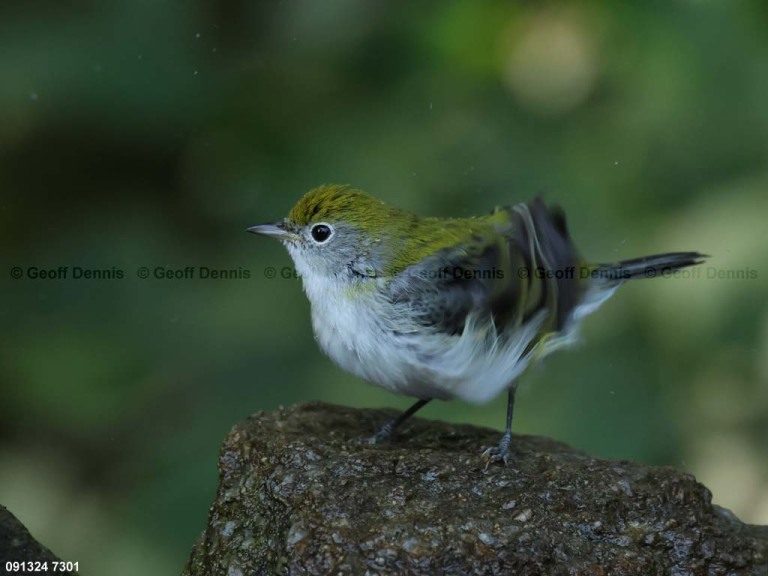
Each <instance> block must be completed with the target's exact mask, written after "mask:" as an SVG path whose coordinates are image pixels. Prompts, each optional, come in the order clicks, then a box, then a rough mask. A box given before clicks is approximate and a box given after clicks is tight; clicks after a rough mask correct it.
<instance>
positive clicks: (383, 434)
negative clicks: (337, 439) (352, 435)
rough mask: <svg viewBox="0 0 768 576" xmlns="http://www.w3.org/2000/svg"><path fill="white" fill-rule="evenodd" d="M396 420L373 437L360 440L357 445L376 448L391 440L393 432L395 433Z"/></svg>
mask: <svg viewBox="0 0 768 576" xmlns="http://www.w3.org/2000/svg"><path fill="white" fill-rule="evenodd" d="M394 429H395V426H394V420H390V421H389V422H387V423H386V424H384V426H382V427H381V428H380V429H379V431H378V432H376V434H374V435H373V436H370V437H368V438H358V439H357V441H356V443H357V444H367V445H369V446H374V445H375V444H381V443H382V442H384V441H386V440H389V439H390V437H391V436H392V432H393V431H394Z"/></svg>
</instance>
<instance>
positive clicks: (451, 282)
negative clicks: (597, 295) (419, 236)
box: [387, 198, 582, 334]
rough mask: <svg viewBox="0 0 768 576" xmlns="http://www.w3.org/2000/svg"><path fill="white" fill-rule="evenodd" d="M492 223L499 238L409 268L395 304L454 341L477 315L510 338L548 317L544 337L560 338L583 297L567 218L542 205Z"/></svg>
mask: <svg viewBox="0 0 768 576" xmlns="http://www.w3.org/2000/svg"><path fill="white" fill-rule="evenodd" d="M488 218H489V221H491V222H493V224H494V229H495V232H496V234H490V235H489V236H491V237H490V238H483V237H479V236H476V237H473V238H472V241H471V242H470V243H469V245H467V246H463V247H462V248H448V249H445V250H441V251H439V252H438V253H436V254H434V255H432V256H430V257H428V258H425V259H424V260H422V261H421V262H418V263H416V264H414V265H412V266H410V267H408V268H406V269H405V270H403V271H402V272H400V273H399V274H397V275H396V276H395V277H394V278H393V279H392V280H391V281H390V282H389V284H388V288H387V291H388V297H389V298H390V300H391V301H392V302H393V303H394V304H396V305H401V306H404V307H406V308H407V311H408V314H409V316H411V317H412V318H413V319H414V321H415V323H416V325H417V326H418V327H424V328H429V329H433V330H439V331H442V332H446V333H448V334H460V333H461V332H462V331H463V329H464V326H465V324H466V320H467V315H468V314H469V313H470V312H474V313H475V314H479V315H480V317H482V316H483V315H487V316H488V320H489V321H490V320H492V321H493V323H494V325H495V326H496V328H497V329H498V330H499V331H500V332H503V331H505V330H513V329H515V327H517V326H519V325H520V324H521V323H523V322H525V321H527V320H529V319H530V318H531V317H533V316H534V315H535V314H537V313H539V312H540V311H541V310H545V309H546V310H547V311H548V315H547V322H546V329H545V331H553V330H554V331H557V330H561V329H562V328H563V326H564V325H565V323H566V322H567V320H568V319H569V318H570V316H571V313H572V312H573V309H574V308H575V306H576V305H577V304H578V302H579V299H580V297H581V294H582V286H581V284H580V281H579V273H578V269H577V267H578V262H579V259H578V256H577V254H576V251H575V248H574V247H573V244H572V242H571V240H570V238H569V236H568V232H567V227H566V224H565V217H564V215H563V214H562V212H561V211H560V210H558V209H554V210H548V209H547V207H546V206H545V204H544V202H543V201H542V200H541V199H539V198H537V199H535V200H534V201H532V202H530V203H528V204H519V205H517V206H515V207H512V208H502V209H499V210H497V211H496V212H495V213H494V214H492V215H491V216H489V217H488ZM569 268H570V269H571V270H572V272H571V273H566V272H562V271H565V270H568V269H569Z"/></svg>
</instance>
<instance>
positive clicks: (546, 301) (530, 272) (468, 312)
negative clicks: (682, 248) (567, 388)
mask: <svg viewBox="0 0 768 576" xmlns="http://www.w3.org/2000/svg"><path fill="white" fill-rule="evenodd" d="M247 230H248V231H249V232H253V233H256V234H262V235H265V236H271V237H273V238H277V239H278V240H280V242H282V244H283V245H284V246H285V247H286V248H287V249H288V252H289V254H290V255H291V258H292V259H293V262H294V265H295V267H296V271H297V272H298V274H299V275H300V277H301V280H302V283H303V286H304V291H305V292H306V294H307V297H308V298H309V301H310V304H311V309H312V327H313V329H314V333H315V339H316V340H317V342H318V343H319V345H320V347H321V348H322V349H323V351H324V352H325V353H326V354H327V355H328V356H330V358H331V359H332V360H333V361H334V362H335V363H336V364H338V365H339V366H340V367H341V368H343V369H344V370H347V371H348V372H351V373H352V374H354V375H355V376H357V377H359V378H361V379H363V380H365V381H367V382H370V383H371V384H375V385H377V386H381V387H383V388H385V389H387V390H389V391H391V392H394V393H397V394H404V395H406V396H411V397H414V398H417V399H418V401H417V402H416V403H415V404H413V405H412V406H411V407H410V408H409V409H408V410H406V411H405V412H404V413H403V414H401V415H400V416H399V417H398V418H396V419H395V420H392V421H390V422H387V423H386V424H385V425H384V426H383V427H382V428H381V429H380V430H379V431H378V432H377V433H376V434H375V435H374V436H373V437H372V438H370V439H369V440H368V442H370V443H378V442H380V441H382V440H385V439H387V438H389V437H390V436H391V435H392V433H393V431H394V430H395V429H396V428H397V427H398V426H399V425H401V424H402V423H403V422H404V421H405V420H406V419H408V418H409V417H410V416H412V415H413V414H414V413H416V411H418V410H419V409H420V408H422V407H423V406H424V405H425V404H427V403H428V402H429V401H430V400H433V399H441V400H447V399H452V398H458V399H461V400H464V401H467V402H472V403H478V404H479V403H484V402H488V401H490V400H491V399H493V398H494V397H496V396H497V395H498V394H500V393H502V392H504V391H506V392H507V393H508V400H507V420H506V431H505V432H504V435H503V436H502V438H501V441H500V442H499V444H498V446H495V447H492V448H489V449H487V450H486V451H485V452H483V457H484V458H485V459H486V460H487V463H488V464H490V463H491V462H498V461H503V462H504V463H505V464H506V463H507V461H508V459H509V454H510V444H511V427H512V414H513V410H514V404H515V389H516V384H517V382H518V379H519V377H520V376H521V374H523V372H525V370H526V369H527V368H528V367H530V366H532V365H534V364H536V363H537V362H539V361H540V360H541V359H542V358H544V357H545V356H547V355H549V354H551V353H552V352H554V351H555V350H558V349H560V348H563V347H566V346H568V345H570V344H572V343H573V342H574V341H575V339H576V330H577V327H578V325H579V323H580V321H581V320H582V319H583V318H584V317H585V316H586V315H587V314H590V313H591V312H594V311H595V310H596V309H597V308H598V307H599V306H600V305H601V304H602V303H603V302H605V301H606V300H607V299H608V298H609V297H610V296H611V295H612V294H613V293H614V292H615V290H616V289H617V288H618V287H619V286H620V285H621V284H623V283H624V282H625V281H627V280H632V279H635V278H650V277H655V276H657V275H661V276H663V275H666V274H667V273H669V272H671V271H673V270H676V269H679V268H684V267H686V266H692V265H695V264H699V263H701V262H702V261H703V259H704V258H705V257H706V256H705V255H703V254H700V253H698V252H671V253H666V254H659V255H656V256H647V257H644V258H636V259H633V260H625V261H623V262H617V263H613V264H590V263H587V262H585V261H584V260H582V259H581V258H580V257H579V255H578V253H577V252H576V249H575V247H574V245H573V243H572V242H571V239H570V236H569V234H568V229H567V227H566V222H565V216H564V214H563V212H562V211H561V210H560V209H559V208H557V207H547V206H546V205H545V203H544V202H543V201H542V200H541V198H536V199H535V200H533V201H531V202H528V203H521V204H517V205H515V206H510V207H503V208H496V209H495V210H494V211H493V212H491V213H490V214H487V215H485V216H477V217H470V218H450V219H443V218H424V217H420V216H417V215H415V214H411V213H409V212H406V211H404V210H401V209H398V208H396V207H394V206H390V205H388V204H385V203H384V202H382V201H380V200H378V199H376V198H374V197H373V196H370V195H368V194H366V193H364V192H362V191H361V190H357V189H355V188H352V187H349V186H342V185H324V186H320V187H318V188H315V189H313V190H310V191H309V192H308V193H307V194H305V195H304V197H302V198H301V199H300V200H299V201H298V202H297V203H296V205H295V206H294V207H293V209H291V211H290V213H289V214H288V217H287V218H285V219H283V220H281V221H279V222H277V223H274V224H261V225H258V226H252V227H250V228H248V229H247Z"/></svg>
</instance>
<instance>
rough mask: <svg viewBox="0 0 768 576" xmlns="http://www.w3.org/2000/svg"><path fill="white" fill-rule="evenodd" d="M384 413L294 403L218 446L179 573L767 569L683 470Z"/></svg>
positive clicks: (766, 543) (762, 549) (759, 533)
mask: <svg viewBox="0 0 768 576" xmlns="http://www.w3.org/2000/svg"><path fill="white" fill-rule="evenodd" d="M395 414H396V412H394V411H392V410H355V409H350V408H342V407H338V406H330V405H325V404H309V405H303V406H296V407H293V408H289V409H281V410H280V411H278V412H272V413H260V414H256V415H254V416H251V417H250V418H249V419H248V420H246V421H245V422H243V423H242V424H240V425H238V426H236V427H235V428H234V429H233V430H232V432H231V433H230V435H229V437H228V438H227V440H226V442H225V443H224V446H223V447H222V451H221V458H220V462H219V469H220V480H219V487H218V492H217V495H216V499H215V501H214V503H213V506H212V507H211V510H210V517H209V521H208V527H207V529H206V531H205V532H204V533H203V534H202V535H201V537H200V539H199V540H198V542H197V544H196V545H195V547H194V550H193V552H192V557H191V558H190V560H189V562H188V564H187V566H186V568H185V570H184V575H185V576H218V575H222V576H224V575H226V576H250V575H253V574H356V575H362V574H451V575H453V574H455V575H466V574H595V575H603V574H604V575H613V574H633V575H634V574H637V575H652V574H674V575H680V576H683V575H699V574H701V575H707V576H717V575H732V574H756V575H757V574H763V575H765V574H768V528H767V527H758V526H750V525H746V524H743V523H741V522H740V521H739V520H738V519H737V518H735V517H734V516H733V515H732V514H731V513H729V512H728V511H726V510H724V509H722V508H719V507H717V506H713V505H712V503H711V494H710V492H709V490H707V489H706V488H705V487H704V486H702V485H701V484H699V483H697V482H696V480H695V479H694V478H693V477H692V476H691V475H689V474H685V473H683V472H680V471H678V470H674V469H672V468H655V467H647V466H640V465H638V464H633V463H631V462H611V461H606V460H598V459H595V458H591V457H589V456H587V455H586V454H583V453H581V452H578V451H576V450H574V449H573V448H570V447H568V446H566V445H565V444H561V443H559V442H555V441H553V440H548V439H546V438H540V437H533V436H515V437H514V448H513V460H512V461H511V462H510V464H509V466H507V467H506V468H505V467H502V466H500V465H496V466H492V467H490V468H488V470H485V469H484V466H483V462H482V461H481V460H480V458H479V453H480V447H481V446H490V445H492V444H495V443H496V442H497V441H498V439H499V436H500V434H499V432H496V431H492V430H487V429H482V428H476V427H472V426H466V425H463V426H462V425H453V424H447V423H443V422H434V421H426V420H422V419H414V420H413V421H412V422H411V423H410V425H406V426H404V429H403V430H401V431H400V433H399V434H398V435H397V436H396V438H395V439H394V440H393V441H392V442H389V443H386V444H382V445H378V446H366V445H359V444H355V443H354V442H351V440H353V439H355V438H358V437H360V436H364V435H369V434H371V433H373V431H374V430H375V429H376V428H377V427H378V426H379V425H381V424H382V423H384V422H385V421H386V420H388V419H390V418H392V417H393V416H394V415H395Z"/></svg>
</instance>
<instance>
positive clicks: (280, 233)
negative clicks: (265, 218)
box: [245, 222, 296, 240]
mask: <svg viewBox="0 0 768 576" xmlns="http://www.w3.org/2000/svg"><path fill="white" fill-rule="evenodd" d="M245 231H246V232H253V233H254V234H261V235H262V236H272V237H273V238H277V239H278V240H294V239H295V238H296V235H295V234H294V233H293V232H289V231H288V230H286V229H285V224H284V223H283V222H276V223H275V224H259V225H257V226H251V227H250V228H246V229H245Z"/></svg>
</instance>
